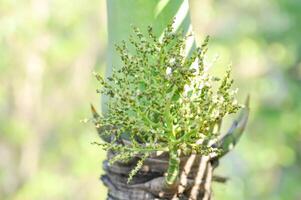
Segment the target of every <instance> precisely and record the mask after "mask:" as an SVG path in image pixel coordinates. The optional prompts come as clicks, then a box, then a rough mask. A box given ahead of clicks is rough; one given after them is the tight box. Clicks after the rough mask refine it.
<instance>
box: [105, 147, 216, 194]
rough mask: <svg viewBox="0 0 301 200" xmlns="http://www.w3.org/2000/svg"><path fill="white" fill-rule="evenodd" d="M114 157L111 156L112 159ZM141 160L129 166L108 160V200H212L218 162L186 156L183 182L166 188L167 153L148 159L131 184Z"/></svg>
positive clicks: (106, 166) (182, 174) (184, 158)
mask: <svg viewBox="0 0 301 200" xmlns="http://www.w3.org/2000/svg"><path fill="white" fill-rule="evenodd" d="M112 154H113V153H112V152H109V153H108V159H109V158H110V157H111V156H112ZM137 161H138V158H134V159H133V160H131V161H130V162H128V163H126V164H125V163H116V164H114V165H112V166H109V165H108V161H107V160H106V161H104V162H103V168H104V171H105V172H106V174H105V175H103V176H102V177H101V180H102V181H103V183H104V184H105V185H106V186H107V187H108V189H109V192H108V198H107V199H112V200H130V199H131V200H138V199H139V200H142V199H144V200H151V199H191V200H197V199H202V200H209V199H211V196H212V193H211V182H212V178H213V177H212V172H213V169H214V167H215V166H216V160H212V159H210V158H209V157H207V156H199V155H195V154H192V155H191V156H189V157H182V159H181V174H180V179H179V181H178V182H177V183H176V184H174V185H173V186H166V185H165V177H164V173H165V172H166V170H167V167H168V157H167V155H166V154H162V155H160V156H153V157H151V158H148V159H147V160H145V162H144V165H143V167H142V168H141V170H139V172H138V173H137V175H136V176H135V177H134V178H133V180H132V181H131V182H130V183H127V177H128V174H129V173H130V171H131V169H133V167H135V165H136V162H137Z"/></svg>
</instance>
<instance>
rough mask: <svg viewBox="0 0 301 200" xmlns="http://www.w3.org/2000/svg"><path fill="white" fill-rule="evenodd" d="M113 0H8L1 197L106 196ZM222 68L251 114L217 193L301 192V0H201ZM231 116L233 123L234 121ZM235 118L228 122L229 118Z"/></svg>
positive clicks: (1, 84)
mask: <svg viewBox="0 0 301 200" xmlns="http://www.w3.org/2000/svg"><path fill="white" fill-rule="evenodd" d="M105 3H106V2H105V1H104V0H89V1H84V0H72V1H70V0H21V1H20V0H19V1H17V0H1V1H0V199H18V200H19V199H20V200H23V199H25V200H26V199H30V200H31V199H105V196H106V194H105V188H104V187H103V186H102V185H101V183H100V182H99V180H98V177H99V175H100V174H101V173H102V170H101V161H102V159H103V158H104V155H105V154H104V152H103V151H101V150H100V149H99V148H98V147H97V146H94V145H91V144H90V143H91V142H93V141H96V140H98V137H97V134H96V131H95V130H94V128H93V126H92V125H86V124H82V123H80V122H79V121H80V119H82V118H85V117H87V116H89V115H90V111H89V103H90V102H92V103H94V104H95V105H99V97H98V96H97V94H96V92H95V89H96V87H97V82H96V81H95V80H94V78H93V76H92V71H94V70H95V71H100V72H101V71H103V70H104V69H105V57H106V53H105V51H106V46H107V34H106V30H107V28H106V27H107V24H106V23H107V21H106V4H105ZM190 6H191V15H192V16H191V17H192V24H193V29H194V32H195V34H196V37H197V41H198V42H201V41H202V40H203V38H204V36H205V35H207V34H209V35H211V38H212V40H211V43H210V48H209V58H210V59H211V60H214V58H215V57H216V55H219V59H218V61H217V62H216V63H215V64H214V70H216V71H217V72H218V71H224V69H225V67H226V66H227V65H228V64H229V63H231V62H232V64H233V76H234V78H235V80H236V86H237V87H239V88H240V90H239V94H240V100H241V101H243V99H244V97H245V96H246V94H247V93H250V94H251V116H250V122H249V124H248V128H247V131H246V133H245V134H244V135H243V137H242V139H241V141H240V142H239V143H238V146H237V147H236V148H235V150H234V151H232V152H231V153H230V154H229V155H227V156H226V157H225V158H223V159H222V161H221V164H220V167H219V168H218V169H217V171H216V174H222V175H225V176H229V177H231V179H230V180H229V182H228V183H227V184H217V183H216V184H214V192H215V198H216V199H218V200H219V199H225V200H242V199H264V200H282V199H288V200H299V199H301V38H300V37H301V1H299V0H266V1H262V0H223V1H222V0H202V1H199V0H190ZM226 124H227V123H226ZM225 128H227V126H225Z"/></svg>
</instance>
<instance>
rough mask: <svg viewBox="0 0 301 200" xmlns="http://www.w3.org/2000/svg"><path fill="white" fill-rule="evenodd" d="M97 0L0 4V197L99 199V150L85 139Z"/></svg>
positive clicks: (100, 13) (99, 45)
mask: <svg viewBox="0 0 301 200" xmlns="http://www.w3.org/2000/svg"><path fill="white" fill-rule="evenodd" d="M105 10H106V6H105V2H103V1H96V0H91V1H82V0H73V1H68V0H51V1H50V0H43V1H40V0H23V1H16V0H1V1H0V157H1V160H0V199H22V200H23V199H97V198H99V197H100V196H103V195H102V194H104V193H105V189H104V187H103V186H102V185H101V184H100V183H99V180H98V177H99V174H100V173H101V160H102V158H103V155H104V153H103V152H101V151H99V149H98V148H97V147H96V146H92V145H91V144H90V143H91V142H93V141H96V140H97V139H98V136H97V134H96V133H95V130H94V128H93V127H89V126H87V125H85V124H81V123H80V122H79V121H80V119H81V118H84V117H86V116H87V115H88V113H89V101H95V102H98V101H99V97H98V96H97V94H96V93H95V92H94V91H95V85H96V81H95V82H94V79H93V77H92V71H93V70H95V68H101V67H102V66H104V57H105V47H106V37H107V36H106V12H105Z"/></svg>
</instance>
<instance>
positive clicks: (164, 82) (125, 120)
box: [94, 24, 241, 185]
mask: <svg viewBox="0 0 301 200" xmlns="http://www.w3.org/2000/svg"><path fill="white" fill-rule="evenodd" d="M208 40H209V38H208V37H206V39H205V41H204V43H203V44H202V45H201V47H199V48H196V49H195V50H194V52H193V53H192V54H191V56H189V57H186V56H185V54H184V52H185V41H186V36H183V33H181V32H177V33H176V32H174V31H173V29H172V24H170V25H168V27H167V28H166V29H165V31H164V33H163V37H162V39H158V37H156V36H155V35H154V33H153V31H152V28H151V27H149V28H148V31H147V34H146V35H144V34H142V33H141V31H140V30H139V29H138V28H134V36H131V37H130V39H129V42H128V43H126V42H125V41H123V42H121V44H120V45H116V50H117V51H118V52H119V54H120V57H121V60H122V62H123V64H122V66H121V68H120V69H119V70H115V71H113V74H112V76H111V77H108V78H107V79H104V78H102V77H101V76H100V75H99V74H97V73H95V76H96V78H97V79H98V81H99V82H100V85H101V87H100V89H99V90H98V92H99V93H101V94H104V95H107V96H109V97H110V100H109V101H108V103H107V106H108V112H107V113H106V114H105V115H104V116H99V115H97V116H96V117H95V119H94V120H95V121H94V122H95V124H96V125H97V126H98V127H105V128H104V129H103V131H102V132H101V137H104V138H110V139H109V140H106V141H105V142H104V143H102V144H101V146H102V147H103V149H104V150H111V151H113V152H116V156H115V157H114V158H113V159H112V160H111V163H113V162H115V161H127V160H129V159H131V158H133V157H135V156H138V157H140V158H142V160H141V161H140V162H138V166H137V167H136V168H134V169H133V171H132V173H130V176H129V180H131V178H132V177H133V176H134V175H135V173H137V171H138V170H139V167H141V166H142V165H143V160H144V159H145V158H147V157H148V156H149V155H151V154H152V153H156V152H157V151H163V152H168V154H169V166H168V170H167V176H166V183H167V184H169V185H171V184H173V183H174V182H175V181H176V180H177V178H178V174H179V165H180V157H181V156H182V155H190V154H192V153H197V154H201V155H208V154H209V153H212V152H215V153H220V152H219V149H218V148H215V147H212V146H210V145H209V144H210V141H211V140H214V139H216V138H217V137H218V133H219V131H217V130H218V129H219V126H220V122H221V120H222V119H223V117H224V116H226V115H228V114H231V113H235V112H237V111H238V110H239V109H240V108H241V105H239V104H238V103H237V100H236V98H235V94H236V90H233V89H231V86H232V84H233V80H232V79H231V77H230V70H228V71H227V72H226V74H225V76H224V77H223V78H222V79H221V80H220V79H219V78H217V77H214V76H211V75H210V74H209V73H208V70H207V68H206V66H205V62H204V58H205V55H206V52H207V46H208ZM129 49H134V51H131V52H133V53H130V50H129ZM120 141H128V142H126V143H122V142H121V143H120Z"/></svg>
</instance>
